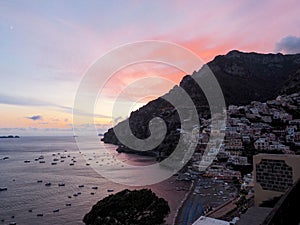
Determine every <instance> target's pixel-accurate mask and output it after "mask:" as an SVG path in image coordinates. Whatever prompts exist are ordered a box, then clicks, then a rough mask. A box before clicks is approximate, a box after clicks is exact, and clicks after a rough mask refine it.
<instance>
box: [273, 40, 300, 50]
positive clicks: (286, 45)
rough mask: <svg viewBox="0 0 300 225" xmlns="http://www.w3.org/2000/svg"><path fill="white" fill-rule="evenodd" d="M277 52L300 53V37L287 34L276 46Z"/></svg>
mask: <svg viewBox="0 0 300 225" xmlns="http://www.w3.org/2000/svg"><path fill="white" fill-rule="evenodd" d="M275 51H276V52H284V53H290V54H295V53H300V37H295V36H287V37H284V38H282V39H281V40H280V41H279V42H278V43H277V44H276V47H275Z"/></svg>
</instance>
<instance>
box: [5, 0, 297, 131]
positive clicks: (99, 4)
mask: <svg viewBox="0 0 300 225" xmlns="http://www.w3.org/2000/svg"><path fill="white" fill-rule="evenodd" d="M299 15H300V2H299V1H297V0H295V1H291V0H286V1H282V0H266V1H253V0H245V1H237V0H236V1H233V0H226V1H223V0H200V1H196V0H195V1H183V0H182V1H176V0H169V1H160V0H157V1H153V0H151V1H146V0H145V1H138V0H134V1H133V0H132V1H121V0H119V1H114V0H112V1H104V0H102V1H96V0H95V1H92V0H91V1H84V0H81V1H76V0H69V1H63V0H53V1H40V0H35V1H34V0H28V1H23V0H20V1H17V0H2V1H0V32H1V33H0V35H1V36H0V59H1V60H0V74H1V89H0V107H1V110H0V135H8V134H14V135H53V134H55V135H62V134H68V135H69V134H72V133H71V131H72V129H71V128H72V108H73V103H74V98H75V95H76V91H77V89H78V85H79V83H80V81H81V78H82V77H83V75H84V74H85V72H86V71H87V69H88V68H89V67H90V66H91V65H92V64H93V62H95V60H96V59H98V58H99V57H101V56H102V55H104V54H105V53H107V52H109V51H110V50H111V49H114V48H116V47H118V46H120V45H124V44H126V43H131V42H136V41H143V40H162V41H168V42H173V43H176V44H178V45H182V46H184V47H186V48H188V49H189V50H191V51H193V52H194V53H196V54H197V55H198V56H199V57H200V58H202V59H203V60H204V61H205V62H208V61H210V60H212V59H213V58H214V57H215V56H216V55H219V54H226V53H227V52H228V51H230V50H232V49H238V50H240V51H246V52H249V51H255V52H262V53H270V52H271V53H275V52H282V53H300V29H299V28H300V17H299ZM198 69H200V68H198ZM184 75H185V74H184V73H183V72H182V71H179V70H178V69H176V68H170V67H165V66H162V65H157V64H154V63H144V64H140V65H135V66H129V67H127V68H124V69H123V70H121V71H119V72H118V73H116V74H115V75H114V76H113V77H112V79H111V80H110V81H108V82H107V84H106V85H105V87H104V89H103V92H102V94H101V97H102V99H101V100H100V101H99V104H97V106H96V109H97V112H96V113H97V114H98V116H97V119H96V121H97V126H98V128H100V130H101V129H102V130H105V129H107V127H109V126H110V125H111V122H112V119H111V118H110V116H111V115H110V114H111V112H110V111H111V107H112V105H113V100H114V98H116V95H118V94H119V92H120V90H121V89H123V88H125V87H126V86H128V85H129V84H131V83H132V82H134V81H135V80H137V79H139V78H142V77H148V76H160V77H164V78H166V79H168V80H169V81H170V83H169V85H159V84H157V85H156V88H158V89H160V90H161V91H162V93H165V92H166V91H167V90H169V88H171V87H172V85H174V84H175V83H178V82H179V81H180V80H181V78H182V76H184ZM149 96H150V97H146V98H144V99H141V100H140V102H139V103H136V104H135V105H134V106H133V108H137V107H138V106H140V105H141V104H143V103H145V102H146V101H148V100H149V99H151V98H153V96H152V97H151V93H149ZM154 97H155V96H154ZM128 101H130V96H129V99H128ZM124 116H125V115H124ZM82 126H85V124H82Z"/></svg>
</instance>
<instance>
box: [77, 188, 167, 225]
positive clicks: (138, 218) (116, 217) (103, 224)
mask: <svg viewBox="0 0 300 225" xmlns="http://www.w3.org/2000/svg"><path fill="white" fill-rule="evenodd" d="M169 213H170V208H169V205H168V202H167V201H166V200H164V199H163V198H159V197H157V196H156V195H155V193H153V192H152V191H151V190H150V189H142V190H133V191H130V190H128V189H126V190H123V191H121V192H118V193H116V194H114V195H110V196H108V197H106V198H104V199H103V200H101V201H99V202H97V203H96V204H95V205H94V206H93V207H92V210H91V211H90V212H89V213H87V214H86V215H85V216H84V218H83V222H84V223H85V224H86V225H162V224H164V222H165V220H164V219H165V217H166V216H167V215H168V214H169Z"/></svg>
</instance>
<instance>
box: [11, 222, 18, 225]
mask: <svg viewBox="0 0 300 225" xmlns="http://www.w3.org/2000/svg"><path fill="white" fill-rule="evenodd" d="M9 225H17V223H16V222H10V223H9Z"/></svg>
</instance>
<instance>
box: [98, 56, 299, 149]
mask: <svg viewBox="0 0 300 225" xmlns="http://www.w3.org/2000/svg"><path fill="white" fill-rule="evenodd" d="M207 65H208V66H209V68H210V69H211V71H212V72H213V73H214V75H215V77H216V79H217V80H218V82H219V84H220V86H221V89H222V91H223V94H224V97H225V101H226V104H227V105H246V104H249V103H250V102H251V101H261V102H264V101H267V100H269V99H275V98H276V97H277V96H278V95H280V94H285V93H286V94H290V93H292V92H297V91H299V90H300V54H294V55H283V54H281V53H278V54H259V53H254V52H251V53H244V52H240V51H237V50H233V51H230V52H229V53H228V54H226V55H219V56H216V57H215V58H214V60H212V61H211V62H209V63H208V64H207ZM202 73H203V68H201V69H200V70H199V71H198V72H194V73H193V74H192V75H186V76H185V77H183V79H182V80H181V82H180V87H181V88H183V89H184V90H185V91H186V92H187V93H188V94H189V96H190V97H191V99H192V100H193V102H194V105H195V106H196V108H197V111H198V114H199V118H202V117H204V118H207V117H209V116H210V112H209V108H208V103H207V100H206V98H205V96H204V94H203V92H202V91H201V89H200V88H199V86H198V85H197V83H196V82H195V81H194V79H193V78H197V77H201V76H202V75H203V74H202ZM178 93H179V87H178V86H175V87H173V89H171V90H170V92H169V93H168V94H166V96H167V95H174V94H178ZM154 117H161V118H162V119H163V120H164V121H165V123H166V125H167V134H166V137H165V139H164V141H163V142H162V143H161V144H160V145H159V146H158V147H157V148H156V149H154V152H163V153H164V154H166V155H168V154H170V153H171V152H172V151H173V149H174V147H175V146H176V145H177V142H178V138H179V135H180V134H179V132H178V128H181V126H180V120H179V116H178V113H177V112H176V110H175V109H174V107H173V106H172V105H171V104H170V103H168V102H167V101H166V100H164V99H163V98H162V97H160V98H157V99H156V100H153V101H151V102H149V103H148V104H146V105H145V106H143V107H141V108H140V109H138V110H137V111H134V112H132V113H131V115H130V117H129V125H130V128H131V130H132V133H133V134H134V135H135V136H136V137H138V138H141V139H145V138H147V137H148V136H149V135H150V132H149V129H148V123H149V121H150V120H151V119H152V118H154ZM125 122H126V121H123V122H121V123H120V124H118V125H117V126H120V127H121V126H122V125H123V124H124V123H125ZM102 141H104V142H105V143H112V144H116V145H119V148H118V150H119V151H125V152H135V151H134V150H131V149H128V148H126V147H124V146H122V143H120V142H119V140H118V139H117V137H116V135H115V133H114V130H113V129H112V128H111V129H109V130H108V131H107V132H106V133H105V134H104V137H103V139H102ZM148 154H149V152H148ZM150 154H151V151H150Z"/></svg>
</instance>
